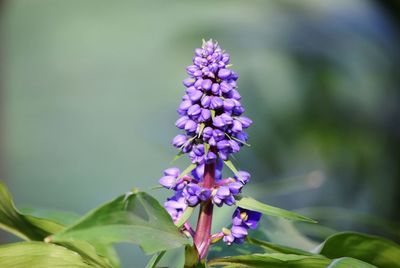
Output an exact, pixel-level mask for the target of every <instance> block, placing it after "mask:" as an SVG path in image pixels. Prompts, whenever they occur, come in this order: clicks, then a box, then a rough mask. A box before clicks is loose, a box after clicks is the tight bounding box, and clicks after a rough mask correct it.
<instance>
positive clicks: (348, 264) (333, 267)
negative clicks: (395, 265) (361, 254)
mask: <svg viewBox="0 0 400 268" xmlns="http://www.w3.org/2000/svg"><path fill="white" fill-rule="evenodd" d="M374 267H376V266H374V265H371V264H368V263H366V262H363V261H360V260H357V259H353V258H349V257H344V258H340V259H335V260H333V261H332V262H331V264H329V266H328V267H327V268H374Z"/></svg>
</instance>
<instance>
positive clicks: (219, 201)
mask: <svg viewBox="0 0 400 268" xmlns="http://www.w3.org/2000/svg"><path fill="white" fill-rule="evenodd" d="M212 201H213V203H214V204H215V205H217V206H218V207H221V206H222V205H223V204H224V203H225V204H226V205H228V206H232V205H234V204H235V203H236V201H235V198H234V197H233V194H232V193H231V191H230V189H229V187H228V186H221V187H219V188H218V189H217V190H216V191H215V193H214V194H213V197H212Z"/></svg>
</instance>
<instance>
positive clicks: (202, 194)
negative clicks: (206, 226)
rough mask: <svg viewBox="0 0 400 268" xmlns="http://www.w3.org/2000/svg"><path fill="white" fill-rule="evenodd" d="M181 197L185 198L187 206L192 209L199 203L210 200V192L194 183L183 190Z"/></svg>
mask: <svg viewBox="0 0 400 268" xmlns="http://www.w3.org/2000/svg"><path fill="white" fill-rule="evenodd" d="M182 195H183V196H184V197H185V199H186V202H187V203H188V205H189V206H191V207H194V206H196V205H197V204H198V203H200V201H206V200H207V199H208V198H210V195H211V191H210V190H209V189H205V188H202V187H200V186H199V185H197V184H195V183H189V184H188V185H187V186H186V187H185V188H184V189H183V192H182Z"/></svg>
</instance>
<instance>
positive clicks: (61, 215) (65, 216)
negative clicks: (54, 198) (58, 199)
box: [20, 207, 81, 226]
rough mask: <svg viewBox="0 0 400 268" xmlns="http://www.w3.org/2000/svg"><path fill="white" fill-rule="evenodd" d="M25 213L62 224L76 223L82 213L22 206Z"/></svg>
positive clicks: (21, 209)
mask: <svg viewBox="0 0 400 268" xmlns="http://www.w3.org/2000/svg"><path fill="white" fill-rule="evenodd" d="M20 211H21V212H22V213H23V214H28V215H30V216H34V217H37V218H42V219H46V220H51V221H53V222H56V223H59V224H61V225H64V226H65V225H70V224H73V223H75V222H76V221H77V220H79V218H80V217H81V215H79V214H77V213H75V212H71V211H61V210H55V209H39V208H34V207H25V208H20Z"/></svg>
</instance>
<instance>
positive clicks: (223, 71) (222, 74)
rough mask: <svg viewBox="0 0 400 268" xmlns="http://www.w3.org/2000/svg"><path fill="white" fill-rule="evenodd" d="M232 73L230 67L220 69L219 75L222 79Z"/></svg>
mask: <svg viewBox="0 0 400 268" xmlns="http://www.w3.org/2000/svg"><path fill="white" fill-rule="evenodd" d="M230 75H231V71H230V70H229V69H220V70H219V71H218V77H219V78H221V79H226V78H228V77H229V76H230Z"/></svg>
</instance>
